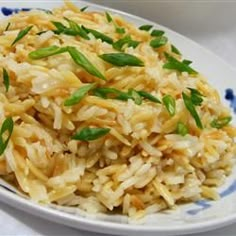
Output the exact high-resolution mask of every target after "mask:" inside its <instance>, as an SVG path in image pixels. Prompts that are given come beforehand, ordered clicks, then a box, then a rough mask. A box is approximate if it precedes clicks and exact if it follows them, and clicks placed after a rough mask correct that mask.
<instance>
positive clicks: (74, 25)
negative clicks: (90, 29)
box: [65, 18, 89, 39]
mask: <svg viewBox="0 0 236 236" xmlns="http://www.w3.org/2000/svg"><path fill="white" fill-rule="evenodd" d="M65 20H66V21H67V22H68V23H69V25H70V29H71V31H73V32H75V35H79V36H80V37H82V38H84V39H89V37H88V35H87V32H86V31H85V30H84V29H83V28H81V27H80V26H79V25H78V24H77V23H76V22H74V21H73V20H70V19H68V18H65Z"/></svg>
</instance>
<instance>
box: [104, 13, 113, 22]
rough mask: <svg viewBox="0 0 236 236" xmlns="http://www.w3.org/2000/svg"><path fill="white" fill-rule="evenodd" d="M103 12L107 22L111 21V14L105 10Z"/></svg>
mask: <svg viewBox="0 0 236 236" xmlns="http://www.w3.org/2000/svg"><path fill="white" fill-rule="evenodd" d="M105 14H106V18H107V21H108V23H110V22H112V21H113V20H112V17H111V15H110V14H109V13H108V12H107V11H106V12H105Z"/></svg>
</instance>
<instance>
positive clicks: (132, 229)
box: [0, 0, 236, 235]
mask: <svg viewBox="0 0 236 236" xmlns="http://www.w3.org/2000/svg"><path fill="white" fill-rule="evenodd" d="M44 1H45V2H53V3H62V2H63V1H62V0H59V1H58V0H56V1H52V0H49V1H48V0H43V1H42V0H41V1H38V2H44ZM5 2H6V3H7V2H8V3H9V2H16V3H17V2H18V1H11V0H10V1H5ZM71 2H73V3H75V4H84V5H86V6H91V7H94V8H96V9H97V10H103V11H104V10H107V11H110V12H112V13H115V14H119V15H121V16H122V17H125V18H131V19H133V20H134V21H135V20H136V21H137V20H138V21H142V22H144V23H147V24H152V25H154V26H157V27H161V28H162V29H164V30H167V31H169V32H171V33H173V34H174V35H176V36H178V37H179V38H181V39H183V40H184V41H187V42H189V43H191V44H192V45H194V47H196V48H198V49H200V50H201V51H203V52H204V54H205V53H207V54H208V55H210V56H212V57H214V58H215V59H216V60H218V61H219V62H220V63H222V64H224V66H225V67H227V68H228V69H229V71H232V73H235V74H236V68H234V67H233V66H232V65H231V64H229V63H228V62H226V61H225V60H223V59H222V58H221V57H220V56H219V55H217V54H215V53H214V52H212V51H211V50H210V49H208V48H205V47H204V46H202V45H200V44H198V43H197V42H195V41H194V40H192V39H190V38H188V37H187V36H184V35H182V34H180V33H178V32H176V31H174V30H172V29H170V28H168V27H166V26H163V25H160V24H158V23H155V22H154V21H151V20H148V19H145V18H143V17H139V16H136V15H133V14H131V13H128V12H125V11H121V10H117V9H114V8H111V7H106V6H103V5H100V4H95V3H91V2H86V1H81V0H77V1H75V0H72V1H71ZM1 3H2V4H4V0H3V1H1ZM20 3H29V1H25V0H23V1H21V2H20ZM0 201H2V202H5V203H6V204H7V205H10V206H13V207H15V208H17V209H20V210H22V211H25V212H27V213H29V214H32V215H36V216H38V217H41V218H44V219H49V220H50V221H53V222H56V223H60V224H63V225H67V226H71V227H75V228H78V229H82V230H87V231H91V232H100V233H112V234H117V235H118V234H123V235H125V234H130V233H135V234H136V235H137V234H142V233H151V234H153V233H163V234H165V235H176V234H179V233H181V234H189V233H197V232H205V231H209V230H212V229H218V228H221V227H223V226H226V225H230V224H232V223H235V222H236V212H235V213H231V214H229V215H226V216H222V217H220V218H216V219H210V220H207V221H204V222H193V223H189V224H188V225H184V224H183V225H172V226H171V228H170V227H169V228H168V227H167V226H163V227H162V226H161V225H146V224H140V225H137V224H135V225H134V224H128V223H127V224H124V223H116V222H110V221H102V220H98V219H90V218H86V217H84V216H80V215H72V214H69V213H66V212H62V211H60V210H56V209H52V208H49V207H47V206H43V205H40V204H38V203H35V202H33V201H32V200H29V199H24V198H22V197H20V196H18V195H16V194H15V193H13V192H10V191H8V190H6V189H4V188H2V187H1V186H0ZM40 213H41V214H40ZM58 220H59V221H58ZM75 223H77V224H75ZM93 227H94V228H93Z"/></svg>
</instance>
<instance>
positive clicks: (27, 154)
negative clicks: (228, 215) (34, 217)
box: [0, 1, 236, 218]
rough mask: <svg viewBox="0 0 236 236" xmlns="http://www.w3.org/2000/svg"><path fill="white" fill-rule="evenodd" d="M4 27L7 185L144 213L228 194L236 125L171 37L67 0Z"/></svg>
mask: <svg viewBox="0 0 236 236" xmlns="http://www.w3.org/2000/svg"><path fill="white" fill-rule="evenodd" d="M0 30H1V35H0V48H1V50H0V68H1V69H0V71H1V72H0V76H1V82H0V90H1V93H0V114H1V116H0V124H1V127H0V155H1V156H0V175H1V178H3V179H4V180H6V181H8V182H9V183H11V184H12V185H14V186H15V187H17V188H18V189H19V190H20V191H21V192H22V193H24V194H26V195H27V196H29V197H30V198H31V199H32V200H33V201H36V202H39V203H42V204H49V203H56V204H58V205H61V206H71V207H79V208H81V209H83V210H85V211H87V212H92V213H97V212H112V213H113V212H116V213H117V212H118V213H121V214H124V215H128V216H130V217H134V218H138V217H142V216H144V215H145V214H150V213H154V212H158V211H161V210H163V209H168V208H173V207H174V206H175V205H178V204H181V203H184V202H193V201H196V200H198V199H201V198H208V199H214V200H216V199H218V198H219V194H218V193H217V189H216V187H217V186H220V185H222V184H223V183H224V180H225V178H226V176H228V175H229V174H230V173H231V170H232V168H233V163H234V157H235V153H236V145H235V142H234V138H235V136H236V129H235V127H233V126H232V125H231V124H230V122H231V115H230V111H229V109H228V108H226V107H224V106H223V105H222V103H221V101H220V97H219V95H218V93H217V91H216V90H215V89H214V88H213V87H212V86H211V85H210V84H209V83H208V82H207V80H206V79H205V78H204V76H203V75H201V73H200V72H199V71H198V70H197V69H195V68H194V66H192V62H191V61H189V60H187V59H184V57H183V56H182V55H181V52H180V50H179V49H178V48H177V47H176V46H175V45H173V44H171V42H170V41H169V39H168V37H167V36H166V34H165V32H164V31H163V30H161V29H158V28H157V27H155V26H152V25H142V26H138V27H137V26H135V25H133V24H131V23H129V22H127V21H126V20H125V19H123V18H121V17H120V16H118V15H116V14H111V13H109V12H94V11H92V10H91V9H89V8H88V9H86V8H83V9H79V8H77V7H76V6H75V5H73V4H72V3H71V2H68V1H66V2H65V5H64V6H62V7H60V8H57V9H54V10H52V11H43V10H37V9H32V10H31V11H27V12H19V13H17V14H15V15H13V16H11V17H9V18H5V19H4V20H2V21H1V24H0ZM209 66H211V65H210V64H209Z"/></svg>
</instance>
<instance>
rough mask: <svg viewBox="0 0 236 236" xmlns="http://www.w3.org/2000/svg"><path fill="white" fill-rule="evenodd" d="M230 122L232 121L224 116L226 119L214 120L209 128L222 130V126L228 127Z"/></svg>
mask: <svg viewBox="0 0 236 236" xmlns="http://www.w3.org/2000/svg"><path fill="white" fill-rule="evenodd" d="M231 120H232V117H231V116H226V117H222V118H218V119H214V120H213V121H212V122H211V127H213V128H217V129H221V128H223V127H224V126H226V125H228V124H229V123H230V121H231Z"/></svg>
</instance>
